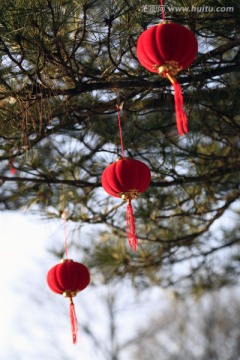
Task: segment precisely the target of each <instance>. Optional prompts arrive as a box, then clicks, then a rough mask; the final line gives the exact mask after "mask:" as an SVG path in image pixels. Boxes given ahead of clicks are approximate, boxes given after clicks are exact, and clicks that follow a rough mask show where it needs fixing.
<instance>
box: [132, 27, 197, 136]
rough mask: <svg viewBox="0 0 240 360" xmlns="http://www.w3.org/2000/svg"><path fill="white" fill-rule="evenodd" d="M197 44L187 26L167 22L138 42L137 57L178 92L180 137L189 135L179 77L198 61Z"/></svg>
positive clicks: (177, 114)
mask: <svg viewBox="0 0 240 360" xmlns="http://www.w3.org/2000/svg"><path fill="white" fill-rule="evenodd" d="M197 50H198V44H197V40H196V38H195V36H194V34H193V32H192V31H191V30H189V29H187V28H186V27H185V26H182V25H180V24H175V23H172V22H168V21H164V22H162V23H160V24H159V25H154V26H151V27H150V28H149V29H147V30H146V31H144V32H143V33H142V34H141V35H140V36H139V38H138V41H137V49H136V51H137V57H138V60H139V62H140V64H141V65H142V66H144V67H145V68H146V69H147V70H149V71H151V72H154V73H158V74H159V75H161V76H164V77H167V78H168V79H169V80H170V82H171V84H172V85H173V88H174V100H175V111H176V123H177V129H178V133H179V135H184V133H187V132H188V126H187V116H186V114H185V112H184V109H183V97H182V92H181V87H180V85H179V83H178V82H177V80H176V79H175V77H174V76H175V75H177V74H178V73H179V72H180V71H182V70H184V69H186V68H188V67H189V66H190V65H191V64H192V63H193V61H194V60H195V58H196V55H197Z"/></svg>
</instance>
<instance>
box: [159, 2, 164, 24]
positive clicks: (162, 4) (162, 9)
mask: <svg viewBox="0 0 240 360" xmlns="http://www.w3.org/2000/svg"><path fill="white" fill-rule="evenodd" d="M160 5H161V11H162V19H163V21H165V11H164V3H163V0H160Z"/></svg>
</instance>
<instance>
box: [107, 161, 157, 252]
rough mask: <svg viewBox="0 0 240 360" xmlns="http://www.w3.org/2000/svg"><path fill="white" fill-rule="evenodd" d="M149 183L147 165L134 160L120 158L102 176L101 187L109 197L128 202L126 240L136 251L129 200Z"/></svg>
mask: <svg viewBox="0 0 240 360" xmlns="http://www.w3.org/2000/svg"><path fill="white" fill-rule="evenodd" d="M150 181H151V173H150V170H149V168H148V167H147V165H145V164H144V163H143V162H141V161H139V160H135V159H126V158H122V159H119V160H117V161H116V162H115V163H113V164H111V165H109V166H108V167H107V168H106V169H105V170H104V171H103V174H102V186H103V188H104V190H105V191H106V192H107V193H108V194H110V195H111V196H114V197H117V198H122V199H123V200H126V201H127V202H128V204H127V212H126V220H127V238H128V242H129V245H130V247H131V248H132V249H133V250H134V251H136V249H137V243H138V239H137V234H136V229H135V222H134V216H133V209H132V204H131V200H132V199H135V198H136V197H137V196H138V195H139V194H140V193H142V192H144V191H145V190H146V189H147V188H148V186H149V184H150Z"/></svg>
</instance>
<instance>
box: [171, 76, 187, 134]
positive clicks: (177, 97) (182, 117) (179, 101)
mask: <svg viewBox="0 0 240 360" xmlns="http://www.w3.org/2000/svg"><path fill="white" fill-rule="evenodd" d="M172 84H173V88H174V101H175V111H176V122H177V129H178V133H179V135H184V133H188V125H187V115H186V113H185V111H184V109H183V105H184V103H183V96H182V90H181V87H180V85H179V83H178V82H177V80H175V81H174V82H173V83H172Z"/></svg>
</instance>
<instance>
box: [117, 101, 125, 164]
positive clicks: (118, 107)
mask: <svg viewBox="0 0 240 360" xmlns="http://www.w3.org/2000/svg"><path fill="white" fill-rule="evenodd" d="M121 108H122V107H121V105H117V112H118V129H119V136H120V142H121V149H122V158H124V145H123V135H122V125H121Z"/></svg>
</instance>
